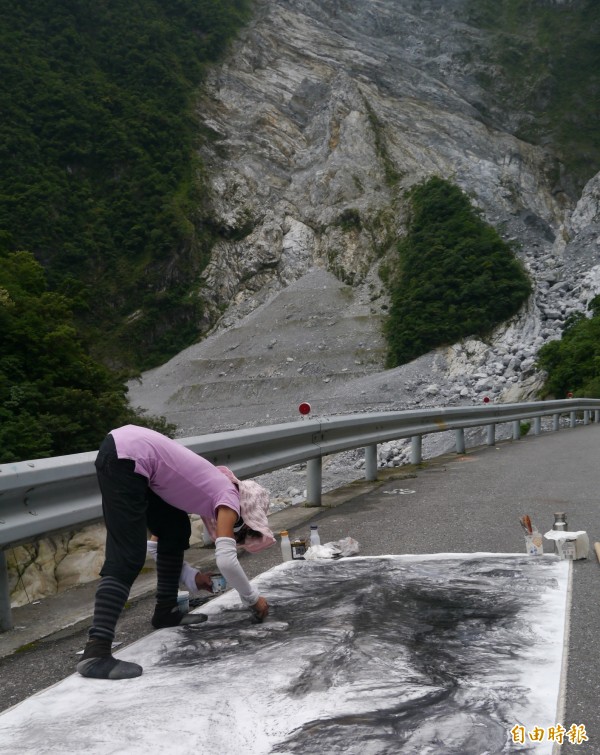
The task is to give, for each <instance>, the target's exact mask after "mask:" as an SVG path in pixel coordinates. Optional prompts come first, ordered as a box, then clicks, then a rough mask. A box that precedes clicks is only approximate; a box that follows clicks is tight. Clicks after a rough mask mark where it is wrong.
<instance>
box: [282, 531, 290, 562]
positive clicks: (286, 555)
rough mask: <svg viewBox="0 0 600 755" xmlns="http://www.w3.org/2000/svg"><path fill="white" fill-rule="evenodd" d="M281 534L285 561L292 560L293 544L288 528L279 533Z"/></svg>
mask: <svg viewBox="0 0 600 755" xmlns="http://www.w3.org/2000/svg"><path fill="white" fill-rule="evenodd" d="M279 534H280V535H281V555H282V556H283V560H284V561H291V560H292V544H291V543H290V536H289V534H288V531H287V530H283V531H282V532H280V533H279Z"/></svg>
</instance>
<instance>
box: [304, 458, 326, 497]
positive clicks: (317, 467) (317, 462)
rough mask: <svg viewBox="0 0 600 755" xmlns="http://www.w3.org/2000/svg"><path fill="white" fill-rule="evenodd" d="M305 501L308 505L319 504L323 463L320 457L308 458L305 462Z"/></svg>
mask: <svg viewBox="0 0 600 755" xmlns="http://www.w3.org/2000/svg"><path fill="white" fill-rule="evenodd" d="M306 476H307V480H306V503H308V505H309V506H320V505H321V488H322V484H321V483H322V479H323V463H322V460H321V457H320V456H319V457H318V458H316V459H309V460H308V462H307V464H306Z"/></svg>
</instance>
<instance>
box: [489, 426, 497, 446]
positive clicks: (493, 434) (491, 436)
mask: <svg viewBox="0 0 600 755" xmlns="http://www.w3.org/2000/svg"><path fill="white" fill-rule="evenodd" d="M495 443H496V425H488V426H487V444H488V446H493V445H495Z"/></svg>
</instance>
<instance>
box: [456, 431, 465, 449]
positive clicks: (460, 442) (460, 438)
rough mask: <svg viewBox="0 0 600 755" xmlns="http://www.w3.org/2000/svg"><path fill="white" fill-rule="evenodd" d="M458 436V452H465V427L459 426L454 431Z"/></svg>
mask: <svg viewBox="0 0 600 755" xmlns="http://www.w3.org/2000/svg"><path fill="white" fill-rule="evenodd" d="M454 434H455V437H456V453H457V454H464V452H465V431H464V428H462V427H459V428H458V429H457V430H455V431H454Z"/></svg>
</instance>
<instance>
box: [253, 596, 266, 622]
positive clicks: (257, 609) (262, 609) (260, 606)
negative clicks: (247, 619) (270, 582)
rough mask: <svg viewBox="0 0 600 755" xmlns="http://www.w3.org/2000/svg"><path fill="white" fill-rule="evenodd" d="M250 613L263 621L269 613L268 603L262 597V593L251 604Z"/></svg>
mask: <svg viewBox="0 0 600 755" xmlns="http://www.w3.org/2000/svg"><path fill="white" fill-rule="evenodd" d="M252 613H253V614H254V615H255V616H256V618H257V619H258V620H259V621H264V620H265V619H266V618H267V616H268V615H269V604H268V603H267V601H266V600H265V599H264V598H263V597H262V595H261V597H260V598H259V599H258V600H257V601H256V603H255V604H254V605H253V606H252Z"/></svg>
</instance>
